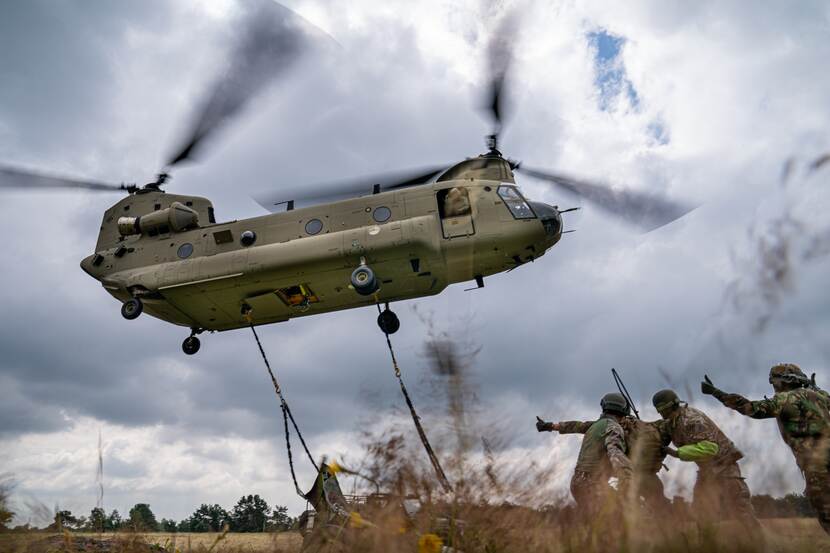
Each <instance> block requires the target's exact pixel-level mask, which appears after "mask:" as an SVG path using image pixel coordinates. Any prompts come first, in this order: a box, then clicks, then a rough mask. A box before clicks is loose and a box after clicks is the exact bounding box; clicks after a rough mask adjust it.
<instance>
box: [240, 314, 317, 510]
mask: <svg viewBox="0 0 830 553" xmlns="http://www.w3.org/2000/svg"><path fill="white" fill-rule="evenodd" d="M249 324H250V325H251V332H253V333H254V339H256V345H257V346H259V353H260V354H261V355H262V360H263V361H265V368H266V369H268V375H269V376H270V377H271V383H272V384H273V385H274V391H275V392H276V393H277V397H278V398H279V400H280V408H281V409H282V420H283V426H284V430H285V449H286V451H287V452H288V467H289V468H290V469H291V479H292V480H293V481H294V489H295V490H296V491H297V495H299V496H300V497H302V498H303V499H306V497H305V494H304V493H303V491H302V490H301V489H300V486H299V484H297V475H296V474H295V473H294V458H293V456H292V454H291V438H290V433H289V430H288V419H291V424H292V425H293V426H294V431H295V432H296V433H297V437H298V438H299V439H300V443H301V444H303V449H304V450H305V453H306V455H308V460H309V461H311V464H312V465H313V466H314V470H315V472H317V473H319V472H320V469H319V467H318V466H317V463H315V462H314V457H313V456H312V455H311V452H309V451H308V446H307V445H306V443H305V440H304V439H303V434H302V433H301V432H300V428H299V427H298V426H297V421H295V420H294V415H292V414H291V409H290V408H289V407H288V402H287V401H285V398H284V397H283V395H282V389H281V388H280V385H279V382H277V377H275V376H274V371H273V370H271V363H269V362H268V357H267V356H266V355H265V350H264V349H263V348H262V342H260V341H259V335H257V333H256V328H254V324H253V323H250V322H249Z"/></svg>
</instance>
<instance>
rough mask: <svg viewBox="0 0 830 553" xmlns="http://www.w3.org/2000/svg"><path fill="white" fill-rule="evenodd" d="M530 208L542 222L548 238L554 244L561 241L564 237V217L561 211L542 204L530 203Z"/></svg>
mask: <svg viewBox="0 0 830 553" xmlns="http://www.w3.org/2000/svg"><path fill="white" fill-rule="evenodd" d="M530 206H531V207H532V208H533V211H534V212H536V216H537V217H539V220H540V221H541V222H542V226H543V227H544V229H545V236H546V238H547V239H548V240H551V241H553V242H554V243H555V242H556V241H557V240H559V237H560V236H562V216H561V215H560V214H559V210H558V209H556V208H555V207H554V206H552V205H548V204H546V203H542V202H530Z"/></svg>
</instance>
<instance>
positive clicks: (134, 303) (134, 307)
mask: <svg viewBox="0 0 830 553" xmlns="http://www.w3.org/2000/svg"><path fill="white" fill-rule="evenodd" d="M142 311H144V304H143V303H141V300H140V299H138V298H130V299H128V300H127V301H125V302H124V303H123V305H121V316H122V317H124V318H125V319H127V320H128V321H132V320H133V319H135V318H137V317H138V316H139V315H141V312H142Z"/></svg>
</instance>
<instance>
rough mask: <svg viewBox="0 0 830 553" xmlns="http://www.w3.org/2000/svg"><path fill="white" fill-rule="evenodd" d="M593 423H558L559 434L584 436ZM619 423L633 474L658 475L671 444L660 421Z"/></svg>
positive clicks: (624, 420) (624, 421)
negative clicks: (666, 448) (666, 449)
mask: <svg viewBox="0 0 830 553" xmlns="http://www.w3.org/2000/svg"><path fill="white" fill-rule="evenodd" d="M594 422H596V421H563V422H560V423H559V433H560V434H585V432H587V431H588V429H589V428H590V427H591V425H592V424H594ZM619 422H620V426H621V427H622V429H623V433H624V435H625V443H626V445H627V447H628V449H627V451H628V458H629V459H630V461H631V465H632V469H633V470H634V472H637V473H640V474H656V473H658V472H659V471H660V469H661V468H662V466H663V461H664V460H665V459H666V453H665V447H666V446H668V445H669V443H671V437H670V436H669V435H668V433H667V432H666V431H665V427H664V425H662V424H661V422H662V421H654V422H648V421H641V420H639V419H636V418H634V417H623V418H621V419H620V421H619Z"/></svg>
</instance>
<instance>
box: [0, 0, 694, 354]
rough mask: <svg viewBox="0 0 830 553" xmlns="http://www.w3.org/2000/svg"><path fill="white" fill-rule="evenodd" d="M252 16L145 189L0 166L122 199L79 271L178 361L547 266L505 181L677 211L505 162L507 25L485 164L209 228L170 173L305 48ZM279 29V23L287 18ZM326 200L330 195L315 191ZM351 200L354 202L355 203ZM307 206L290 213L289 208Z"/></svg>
mask: <svg viewBox="0 0 830 553" xmlns="http://www.w3.org/2000/svg"><path fill="white" fill-rule="evenodd" d="M268 5H269V7H268V8H267V9H269V10H271V11H270V12H269V13H267V14H265V13H263V12H262V10H257V11H256V13H255V14H253V15H252V16H251V17H250V20H249V22H248V24H247V25H246V27H245V33H244V34H243V36H242V39H241V42H240V43H239V44H238V45H237V48H236V49H235V50H234V52H233V54H232V56H231V64H230V66H229V67H230V69H229V71H228V72H227V73H226V74H224V75H223V76H222V77H221V78H220V79H218V81H216V83H215V84H214V86H213V87H212V88H211V90H210V91H209V94H208V95H207V100H206V102H204V104H203V105H202V107H201V110H200V111H198V112H197V117H196V118H195V123H194V124H193V125H192V127H191V128H192V131H191V132H190V134H189V135H188V136H187V138H186V140H184V141H183V146H181V147H180V148H178V149H176V150H175V152H174V154H173V155H172V156H170V158H169V160H168V161H167V163H166V164H165V169H164V170H163V172H161V173H160V174H159V176H158V179H157V180H156V181H154V182H151V183H148V184H145V185H144V186H136V185H132V184H130V185H125V184H121V185H114V184H107V183H100V182H93V181H86V180H76V179H67V178H62V177H56V176H51V175H45V174H42V173H37V172H31V171H28V170H23V169H20V168H16V167H10V166H4V165H0V188H23V189H39V188H80V189H87V190H95V191H106V192H110V191H121V192H126V196H125V197H124V198H122V199H121V200H119V201H118V202H117V203H116V204H115V205H113V206H112V207H110V208H109V209H107V210H106V212H105V213H104V216H103V220H102V222H101V226H100V232H99V234H98V241H97V243H96V245H95V249H94V251H93V253H92V254H91V255H89V256H88V257H86V258H84V259H83V260H82V261H81V268H82V269H83V270H84V271H85V272H86V273H88V274H89V275H90V276H91V277H92V278H94V279H96V280H98V281H99V282H100V283H101V284H102V286H103V287H104V289H105V290H106V291H107V292H109V293H110V294H111V295H112V296H113V297H115V298H116V299H118V300H119V301H120V302H121V304H122V306H121V314H122V315H123V316H124V318H126V319H130V320H132V319H135V318H137V317H138V316H139V315H141V314H142V313H147V314H148V315H151V316H153V317H156V318H158V319H161V320H163V321H166V322H169V323H173V324H175V325H179V326H183V327H187V328H189V329H190V335H189V336H188V337H187V338H186V339H185V340H184V342H183V343H182V349H183V351H184V352H185V353H186V354H189V355H192V354H194V353H196V352H197V351H198V350H199V347H200V342H199V339H198V337H197V335H198V334H201V333H202V332H204V331H223V330H232V329H238V328H242V327H246V326H249V325H250V324H254V325H262V324H270V323H276V322H282V321H287V320H289V319H291V318H294V317H302V316H308V315H316V314H319V313H326V312H330V311H337V310H342V309H351V308H355V307H363V306H368V305H373V304H378V305H380V304H384V305H385V306H386V308H385V309H384V310H383V311H382V312H381V313H380V315H379V316H378V325H379V326H380V328H381V329H382V330H383V331H384V332H386V333H388V334H392V333H394V332H396V331H397V330H398V328H399V326H400V323H399V320H398V318H397V316H396V315H395V314H394V313H393V312H392V311H391V310H390V309H389V304H390V303H393V302H396V301H401V300H406V299H412V298H419V297H423V296H429V295H434V294H438V293H440V292H441V291H442V290H444V289H445V288H446V287H447V286H448V285H450V284H453V283H459V282H466V281H475V283H476V285H477V287H479V288H480V287H483V286H484V278H485V277H487V276H489V275H494V274H496V273H501V272H505V271H510V270H512V269H514V268H516V267H518V266H520V265H522V264H524V263H527V262H528V261H533V260H535V259H537V258H539V257H540V256H542V255H544V254H545V252H547V251H548V250H549V249H550V248H551V247H553V246H554V245H555V244H556V243H557V242H558V241H559V240H560V239H561V237H562V234H563V224H562V216H561V215H562V213H564V212H566V211H569V210H564V211H560V210H559V209H558V207H557V206H551V205H547V204H544V203H542V202H538V201H532V200H530V199H528V198H526V197H525V196H524V195H523V193H522V192H521V191H520V190H519V188H518V187H517V184H516V180H515V173H516V172H522V173H524V174H526V175H529V176H532V177H535V178H538V179H542V180H545V181H547V182H549V183H551V184H553V185H555V186H557V187H559V188H561V189H564V190H567V191H568V192H570V193H572V194H576V195H578V196H580V197H582V198H584V199H585V200H587V201H589V202H591V203H593V204H594V205H596V206H598V207H600V208H602V209H604V210H606V211H608V212H610V213H611V214H613V215H615V216H618V217H621V218H623V219H624V220H626V221H628V222H631V223H633V224H636V225H638V226H640V227H641V228H643V229H644V230H651V229H654V228H657V227H659V226H662V225H664V224H667V223H669V222H671V221H673V220H675V219H677V218H679V217H681V216H682V215H684V214H685V213H687V212H688V211H690V208H689V207H687V206H685V205H682V204H679V203H676V202H671V201H668V200H667V199H664V198H660V197H657V196H654V195H651V194H647V193H641V192H633V191H619V190H613V189H611V188H608V187H606V186H603V185H601V184H597V183H592V182H586V181H583V180H578V179H574V178H571V177H566V176H564V175H561V174H558V173H551V172H547V171H539V170H535V169H529V168H526V167H524V166H522V165H521V164H520V163H518V162H516V161H512V160H510V159H508V158H505V157H504V156H503V155H502V153H501V152H500V151H499V149H498V146H499V143H498V139H499V134H500V131H501V128H502V123H503V116H504V108H505V105H504V89H505V81H506V77H507V73H508V68H509V65H510V59H511V50H510V45H511V43H512V38H513V35H514V30H515V25H514V24H513V22H512V20H511V19H508V18H506V19H505V21H504V23H503V24H502V25H501V26H500V27H499V33H497V34H496V36H495V37H494V38H493V39H492V40H491V42H490V47H489V49H488V56H489V62H490V63H489V66H490V72H491V74H490V79H489V81H490V86H489V92H488V100H489V101H488V105H487V107H488V110H489V112H490V114H491V115H492V118H493V120H494V122H495V127H494V130H493V132H492V134H491V135H490V136H489V137H488V149H487V151H486V152H485V153H483V154H481V155H478V156H476V157H472V158H469V159H466V160H463V161H460V162H458V163H455V164H452V165H436V166H433V167H429V168H425V169H418V170H413V171H407V172H403V173H398V174H396V175H393V176H389V175H386V176H381V177H366V178H364V179H359V180H357V181H351V182H350V183H347V185H342V183H341V186H338V187H335V188H336V189H337V191H338V192H339V193H340V194H343V193H346V194H350V195H351V197H348V198H346V199H340V200H337V201H328V200H330V197H328V198H327V197H323V196H320V195H319V194H318V195H316V196H315V195H313V194H310V195H307V196H306V197H305V198H293V199H288V198H283V197H281V196H280V195H279V194H275V195H273V196H271V197H268V198H261V199H259V200H258V201H259V202H260V204H261V205H263V206H264V207H266V209H269V210H270V211H275V213H272V214H270V215H265V216H261V217H255V218H251V219H243V220H237V221H229V222H217V221H216V219H215V215H214V208H213V204H212V203H211V202H210V201H209V200H208V199H206V198H203V197H198V196H185V195H178V194H171V193H167V192H165V191H164V190H163V189H162V186H164V185H165V184H166V183H167V181H168V179H169V171H170V170H172V169H173V168H174V167H175V166H177V165H179V164H180V163H183V162H186V161H193V158H194V157H195V156H194V154H195V153H196V151H197V150H198V149H200V148H201V146H202V145H203V142H204V141H205V139H206V138H208V137H209V136H211V135H212V134H215V131H217V130H218V129H220V128H221V127H223V126H224V124H225V123H227V121H228V120H229V119H230V118H231V117H232V116H235V115H237V114H238V113H239V112H240V111H241V110H242V108H243V107H244V105H245V103H246V102H247V101H248V100H249V99H250V98H252V97H253V96H254V95H255V94H256V93H257V92H258V91H259V90H260V89H261V88H263V86H264V85H265V84H266V82H267V81H270V80H273V78H274V77H276V76H278V75H282V74H284V73H285V70H286V69H287V67H288V66H290V65H291V63H292V62H293V61H295V60H296V59H297V58H298V57H299V56H300V55H301V52H302V50H303V48H304V44H305V43H306V42H307V40H308V36H307V33H306V32H305V31H303V30H302V29H301V28H300V26H298V25H297V23H296V20H297V18H296V17H294V16H293V13H292V12H290V11H289V10H287V9H286V8H283V7H282V6H279V5H278V4H276V3H271V2H268ZM287 14H288V15H287ZM328 189H329V190H330V189H331V188H328ZM361 194H362V195H361ZM300 200H311V201H312V203H313V204H315V205H311V206H309V207H303V208H295V201H300Z"/></svg>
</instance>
